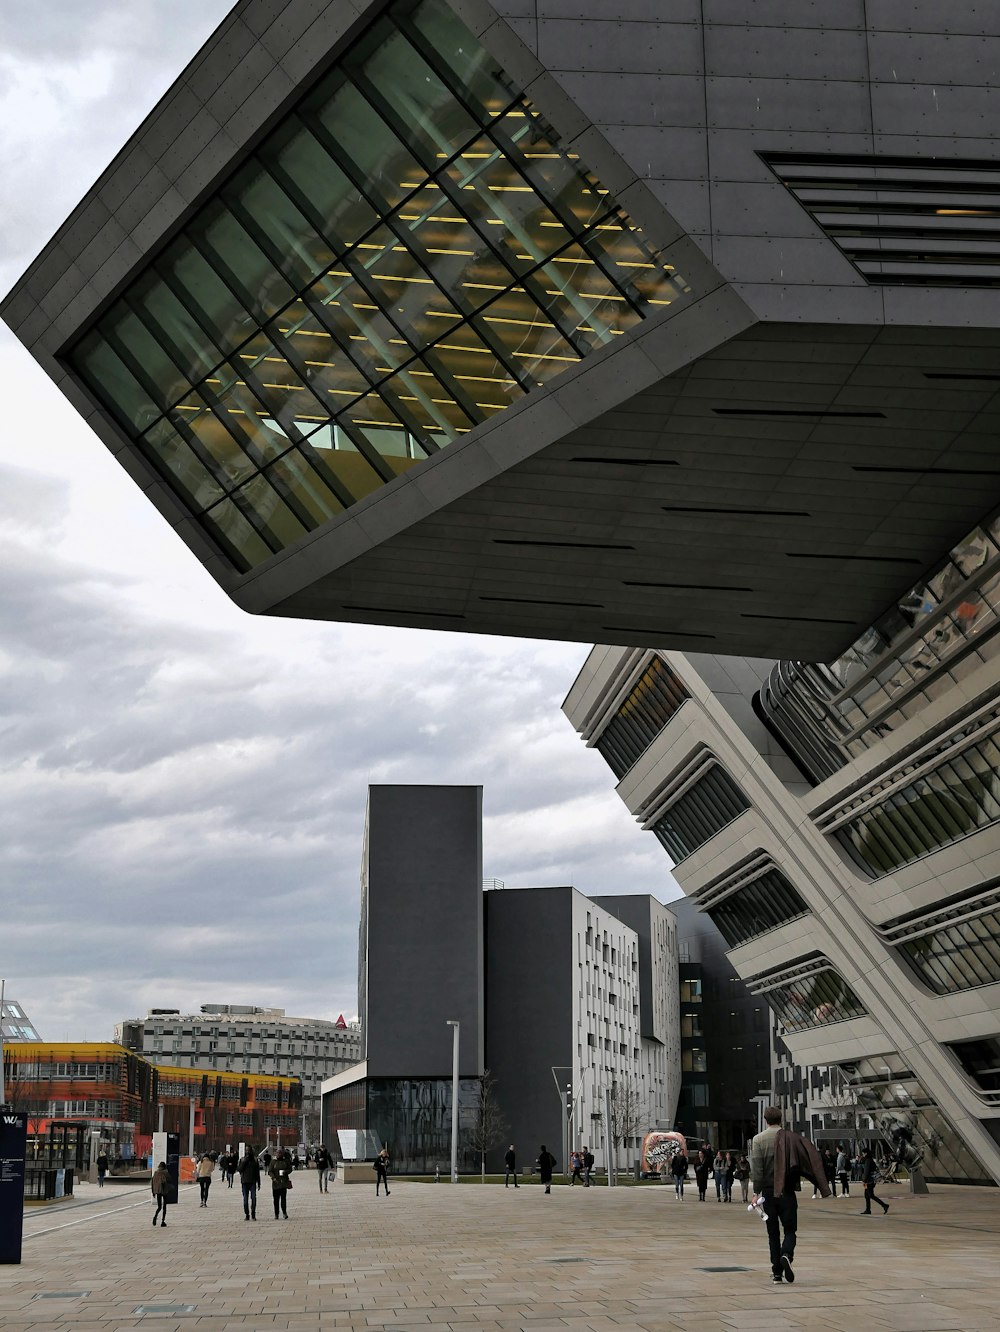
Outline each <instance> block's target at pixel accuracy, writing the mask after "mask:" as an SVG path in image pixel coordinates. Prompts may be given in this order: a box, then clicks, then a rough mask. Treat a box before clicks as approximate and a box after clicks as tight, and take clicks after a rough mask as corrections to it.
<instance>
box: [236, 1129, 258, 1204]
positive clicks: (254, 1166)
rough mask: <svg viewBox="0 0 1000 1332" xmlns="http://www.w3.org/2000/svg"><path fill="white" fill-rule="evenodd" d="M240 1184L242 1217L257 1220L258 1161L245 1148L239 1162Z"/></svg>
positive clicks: (249, 1150) (250, 1149)
mask: <svg viewBox="0 0 1000 1332" xmlns="http://www.w3.org/2000/svg"><path fill="white" fill-rule="evenodd" d="M239 1172H240V1184H241V1185H242V1188H243V1219H244V1221H256V1220H257V1190H258V1189H259V1188H260V1162H259V1161H258V1160H257V1158H256V1156H255V1155H254V1153H253V1150H252V1148H249V1147H248V1148H247V1151H246V1155H245V1156H244V1157H243V1160H242V1161H241V1162H240V1164H239Z"/></svg>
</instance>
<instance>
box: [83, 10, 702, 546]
mask: <svg viewBox="0 0 1000 1332" xmlns="http://www.w3.org/2000/svg"><path fill="white" fill-rule="evenodd" d="M689 292H690V288H689V287H688V285H687V283H686V282H685V281H684V279H683V278H682V277H681V276H680V275H679V274H678V273H676V272H675V271H674V268H673V267H672V265H671V264H670V263H669V262H667V261H665V259H664V256H663V255H662V254H661V253H659V252H658V251H657V250H656V249H655V248H653V247H652V246H651V245H650V244H649V243H648V242H647V241H646V240H645V239H644V238H643V236H642V235H641V233H640V231H639V229H638V228H637V227H636V226H635V225H634V224H633V223H632V221H631V220H630V219H629V217H628V216H627V215H626V214H625V213H624V211H623V210H622V209H621V208H620V207H619V206H618V205H617V204H616V202H615V200H614V199H613V198H612V197H611V196H610V194H609V193H608V191H607V190H606V189H605V188H604V187H603V186H602V185H601V183H600V182H599V181H598V180H597V179H596V177H594V176H593V175H592V174H591V173H590V172H589V171H588V170H587V168H586V167H585V166H584V164H583V163H582V162H580V160H579V159H578V157H577V155H576V154H575V153H573V152H572V151H570V150H569V149H568V148H567V147H566V146H565V145H564V144H563V143H561V142H560V141H559V139H558V137H557V136H556V134H555V132H554V131H553V129H552V128H551V126H549V125H548V124H546V122H545V121H544V120H543V118H542V116H541V115H540V114H539V112H538V111H537V109H536V108H535V107H534V106H533V105H532V104H531V103H530V102H529V101H528V99H527V98H526V97H525V96H524V94H523V92H522V91H521V90H520V89H518V88H516V87H515V86H514V85H513V84H512V83H511V81H510V79H509V78H508V77H507V75H506V74H505V73H504V72H503V70H501V69H500V68H499V67H498V66H497V65H496V63H495V62H494V61H493V60H492V59H491V57H490V56H489V55H488V54H487V52H486V50H485V49H484V48H483V47H482V46H480V45H479V44H478V42H477V41H476V39H475V38H474V37H473V36H472V34H471V33H470V32H469V31H468V30H467V29H466V28H464V27H463V26H462V24H461V23H460V22H459V21H458V20H457V19H456V17H455V16H454V15H453V13H452V12H451V10H450V9H449V8H448V6H447V5H446V4H445V3H443V0H423V3H419V4H416V5H414V4H413V3H399V4H396V5H394V6H392V7H390V9H389V10H388V11H387V13H386V14H384V15H383V16H382V17H381V18H379V19H378V20H377V21H376V23H374V24H373V26H372V27H371V28H369V29H368V31H367V32H366V33H365V34H364V35H363V36H362V37H361V38H359V39H358V40H357V41H356V42H355V43H354V45H353V46H352V47H351V48H350V49H349V50H348V51H347V52H346V54H345V55H344V56H343V58H342V59H341V60H340V62H339V63H338V65H337V66H336V68H335V69H334V70H333V71H332V72H331V73H329V74H328V75H326V76H325V78H324V79H323V81H322V82H321V83H320V84H319V86H317V87H316V88H314V89H313V90H312V91H310V92H309V93H308V94H307V95H306V96H305V97H304V98H303V99H302V100H301V101H300V102H299V103H298V105H297V106H296V107H295V109H294V110H293V111H292V112H291V113H290V114H289V115H288V116H287V117H286V118H285V119H284V120H283V122H282V123H281V124H280V125H279V126H278V127H277V128H276V129H275V130H273V131H272V132H271V133H270V134H269V135H268V137H266V138H265V139H264V141H263V142H262V143H261V144H260V145H259V146H258V147H257V149H256V150H255V152H254V153H253V155H252V156H251V157H250V158H249V160H247V161H245V162H244V163H243V165H242V166H241V167H240V168H239V170H237V171H236V172H235V174H234V175H232V176H231V177H230V179H229V180H228V181H227V182H226V184H225V185H224V186H222V188H221V189H219V190H218V191H217V193H216V194H215V196H214V197H213V198H212V199H211V200H210V201H209V202H208V203H206V204H205V205H204V206H203V207H201V208H200V210H199V211H198V212H196V213H195V215H194V216H193V217H192V218H191V220H190V221H189V222H188V223H187V224H186V226H185V227H184V229H183V231H182V233H181V234H180V235H179V236H177V237H176V238H175V239H174V240H173V242H172V243H171V244H169V245H168V246H167V248H166V249H165V250H163V251H162V252H161V253H160V254H159V255H158V256H157V257H156V258H155V260H154V261H153V262H152V263H151V264H150V265H149V266H148V267H147V268H146V269H145V271H144V272H143V273H142V274H141V275H140V276H139V277H138V278H137V279H136V280H134V281H133V282H132V283H131V285H130V286H129V287H128V288H127V290H126V291H125V293H124V294H123V295H122V296H121V298H120V299H119V300H117V301H116V302H115V304H114V305H113V306H112V307H111V308H110V309H109V310H108V311H107V313H106V314H105V315H104V317H103V318H102V319H101V320H100V321H99V323H98V324H97V325H96V327H94V328H93V329H91V330H90V331H89V332H88V334H87V335H86V336H85V337H84V338H83V339H82V340H81V341H80V342H79V344H77V345H76V346H75V347H74V348H73V350H72V352H71V354H70V362H71V366H72V368H73V369H74V371H75V372H76V373H77V374H78V375H79V376H80V377H81V378H82V380H83V381H84V383H85V384H86V385H87V386H88V387H89V388H90V389H91V390H92V392H93V393H94V394H95V395H96V397H97V398H98V399H99V401H100V402H101V403H102V404H103V405H104V406H105V407H106V408H107V409H108V410H109V411H110V412H111V413H112V414H113V415H114V417H115V418H116V419H117V421H118V422H119V424H120V425H121V426H122V427H123V428H124V429H125V430H126V431H127V433H128V434H129V436H130V437H131V438H132V440H133V441H134V442H135V444H136V445H137V446H138V448H139V449H140V450H141V452H142V453H143V454H144V455H145V457H146V458H147V459H148V460H149V461H150V462H151V463H152V464H153V465H154V466H155V468H156V469H157V470H158V472H159V473H160V474H161V475H162V476H163V477H164V478H165V480H166V481H167V482H168V483H169V484H170V486H171V487H172V488H173V489H174V491H175V492H176V493H177V494H178V495H179V496H180V498H181V500H182V502H183V503H184V504H185V505H186V507H187V508H188V509H190V510H191V511H192V512H193V513H194V514H195V515H196V516H197V517H198V520H199V522H200V523H201V524H202V526H203V527H204V528H205V530H206V531H207V532H208V533H209V534H210V535H211V536H212V537H213V539H214V540H215V541H216V543H217V544H218V545H220V546H221V547H222V549H223V550H224V551H225V552H226V554H227V555H228V557H229V558H230V559H231V560H232V562H233V563H234V564H235V566H236V567H237V568H238V569H241V570H248V569H250V568H252V567H254V566H255V565H258V564H260V563H262V562H263V561H265V560H267V559H268V558H269V557H270V556H271V555H273V554H274V553H275V552H277V551H280V550H282V549H284V548H285V547H287V546H289V545H291V544H292V543H294V542H295V541H297V540H298V539H299V538H301V537H303V536H304V535H305V534H306V533H307V532H309V531H311V530H313V529H314V528H316V527H318V526H319V525H320V524H322V523H324V522H326V521H327V520H328V519H330V518H332V517H334V516H335V515H336V514H338V513H340V512H342V511H343V510H344V509H345V508H347V507H349V506H350V505H352V504H354V503H356V502H357V501H358V500H360V499H362V498H363V497H364V496H365V495H368V494H370V493H371V492H372V491H374V490H376V489H377V488H378V487H380V486H384V485H386V484H387V483H388V482H390V481H392V480H393V479H394V478H395V477H397V476H398V475H400V474H401V473H403V472H405V471H407V470H408V469H409V468H411V467H413V466H414V465H416V464H417V463H419V462H420V461H421V460H423V459H426V458H427V457H429V456H430V455H431V454H433V453H435V452H437V451H438V450H439V449H441V448H444V447H445V446H446V445H448V444H450V443H452V442H453V441H454V440H456V439H459V438H461V437H462V436H463V435H465V434H467V433H468V432H469V431H470V430H472V429H474V428H475V427H476V426H477V425H478V424H480V423H481V422H483V421H487V420H489V419H490V418H491V417H493V416H495V415H496V414H497V413H498V412H502V411H503V410H504V409H505V408H506V407H508V406H509V405H510V404H511V403H513V402H516V401H518V400H519V399H520V398H521V397H522V396H523V395H525V394H526V393H530V392H531V391H532V389H534V388H536V387H537V386H539V385H541V384H544V383H546V382H547V381H548V380H550V379H551V378H553V376H555V375H558V374H559V373H560V372H561V371H563V370H565V369H566V368H567V367H568V366H571V365H575V364H576V363H577V362H578V361H580V360H581V359H582V358H583V357H585V356H586V355H587V354H588V352H590V351H593V350H594V349H595V348H599V347H602V346H606V345H608V344H610V343H613V342H614V340H615V339H616V338H617V337H620V336H621V335H622V334H623V333H624V332H625V331H626V330H627V329H629V328H630V327H632V326H633V325H634V324H635V323H636V322H637V321H639V320H640V319H641V318H642V317H643V316H644V315H647V314H651V313H655V312H657V311H658V310H661V309H663V308H664V307H666V306H669V305H670V304H672V303H673V302H680V301H683V300H684V299H685V298H686V297H687V295H688V294H689Z"/></svg>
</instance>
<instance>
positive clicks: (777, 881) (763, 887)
mask: <svg viewBox="0 0 1000 1332" xmlns="http://www.w3.org/2000/svg"><path fill="white" fill-rule="evenodd" d="M808 910H809V908H808V907H807V906H806V904H805V902H804V901H803V900H802V898H801V897H800V896H799V894H798V893H797V892H796V891H795V889H794V888H793V887H792V885H791V884H790V883H789V881H788V880H787V879H786V878H785V876H784V874H782V872H781V871H780V870H779V869H777V868H776V867H775V866H773V865H772V866H771V867H770V868H768V869H765V870H764V871H763V872H762V873H761V874H759V875H758V876H757V877H756V878H754V879H752V880H751V881H750V882H749V883H747V884H745V885H744V886H743V887H741V888H738V889H737V890H736V891H735V892H733V893H730V894H729V896H728V897H724V898H723V899H722V901H721V902H718V903H717V904H715V905H714V906H710V907H706V908H705V914H706V915H707V916H709V917H710V918H711V920H712V921H713V922H714V924H715V925H716V926H717V927H718V930H719V933H720V934H721V935H722V937H723V938H724V939H725V941H726V943H727V944H729V945H730V947H732V948H736V947H738V946H739V945H740V944H745V943H748V942H749V941H750V940H751V939H756V938H757V937H758V936H759V935H761V934H767V932H768V931H769V930H774V929H777V928H778V926H779V925H785V924H787V922H788V921H790V920H795V919H796V918H797V917H799V916H804V915H806V914H807V912H808Z"/></svg>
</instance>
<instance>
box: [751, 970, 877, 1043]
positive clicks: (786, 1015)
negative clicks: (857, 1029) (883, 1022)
mask: <svg viewBox="0 0 1000 1332" xmlns="http://www.w3.org/2000/svg"><path fill="white" fill-rule="evenodd" d="M762 993H763V996H764V998H765V999H766V1000H767V1002H768V1003H769V1004H770V1005H771V1007H772V1008H773V1009H774V1012H775V1015H776V1016H777V1019H778V1021H779V1022H780V1023H781V1024H782V1026H783V1027H784V1028H785V1031H786V1032H796V1031H807V1030H809V1029H810V1028H811V1027H826V1026H829V1024H830V1023H832V1022H847V1021H849V1020H850V1019H851V1018H856V1017H864V1016H865V1014H866V1013H867V1012H868V1010H867V1009H866V1008H865V1006H864V1004H863V1003H862V1002H861V1000H860V999H859V998H858V996H857V995H856V994H855V993H854V991H853V990H852V989H851V987H850V986H849V985H848V984H847V982H846V981H845V980H844V978H843V977H842V976H841V975H840V974H839V973H838V972H836V971H835V970H834V969H833V967H830V966H826V967H823V968H822V969H820V970H816V971H811V972H810V973H809V974H808V975H806V976H802V977H800V978H797V979H795V980H792V981H788V982H787V983H786V984H783V985H776V986H774V987H773V988H772V989H768V990H765V991H763V992H762Z"/></svg>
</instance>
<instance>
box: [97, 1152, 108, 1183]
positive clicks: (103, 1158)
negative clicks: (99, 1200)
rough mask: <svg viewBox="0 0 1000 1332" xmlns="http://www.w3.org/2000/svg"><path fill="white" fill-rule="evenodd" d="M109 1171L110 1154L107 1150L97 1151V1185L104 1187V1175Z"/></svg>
mask: <svg viewBox="0 0 1000 1332" xmlns="http://www.w3.org/2000/svg"><path fill="white" fill-rule="evenodd" d="M107 1173H108V1154H107V1152H98V1153H97V1187H98V1188H99V1189H103V1188H104V1176H105V1175H106V1174H107Z"/></svg>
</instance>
